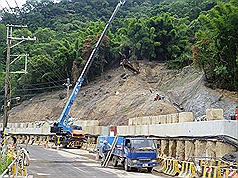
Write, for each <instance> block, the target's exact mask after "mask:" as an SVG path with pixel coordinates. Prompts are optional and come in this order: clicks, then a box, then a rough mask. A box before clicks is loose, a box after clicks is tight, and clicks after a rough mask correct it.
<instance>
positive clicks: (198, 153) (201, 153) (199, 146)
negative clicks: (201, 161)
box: [194, 140, 207, 157]
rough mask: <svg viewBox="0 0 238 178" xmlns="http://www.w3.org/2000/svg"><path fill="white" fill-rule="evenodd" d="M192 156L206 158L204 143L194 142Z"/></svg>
mask: <svg viewBox="0 0 238 178" xmlns="http://www.w3.org/2000/svg"><path fill="white" fill-rule="evenodd" d="M194 144H195V148H194V156H195V157H207V155H206V144H207V143H206V141H201V140H196V141H195V142H194Z"/></svg>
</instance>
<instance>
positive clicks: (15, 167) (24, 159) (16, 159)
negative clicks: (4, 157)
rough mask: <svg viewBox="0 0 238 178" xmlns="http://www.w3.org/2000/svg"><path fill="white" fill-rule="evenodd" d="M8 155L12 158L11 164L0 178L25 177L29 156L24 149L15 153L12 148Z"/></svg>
mask: <svg viewBox="0 0 238 178" xmlns="http://www.w3.org/2000/svg"><path fill="white" fill-rule="evenodd" d="M7 154H8V155H9V154H10V155H11V156H12V160H13V161H12V162H11V164H10V165H9V166H8V167H7V169H6V170H5V171H4V172H3V173H2V175H0V178H3V177H26V176H27V169H26V167H27V166H29V156H28V153H27V151H26V150H25V149H24V148H19V149H17V150H16V151H15V150H14V148H9V149H8V153H7Z"/></svg>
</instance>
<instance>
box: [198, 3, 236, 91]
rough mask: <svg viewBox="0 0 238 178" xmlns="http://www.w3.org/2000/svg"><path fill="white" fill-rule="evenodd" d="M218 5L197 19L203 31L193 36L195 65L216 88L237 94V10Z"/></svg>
mask: <svg viewBox="0 0 238 178" xmlns="http://www.w3.org/2000/svg"><path fill="white" fill-rule="evenodd" d="M232 2H234V1H231V3H218V5H217V6H215V7H214V8H213V9H212V10H210V11H208V13H206V14H203V15H200V17H199V20H200V22H201V23H202V25H203V26H204V27H205V30H200V31H198V32H197V33H196V37H197V43H196V49H197V50H196V55H195V56H196V61H197V63H198V65H199V66H200V67H201V68H202V69H203V70H204V71H205V74H206V78H207V80H209V81H211V82H212V83H213V84H214V86H215V87H219V88H223V89H229V90H238V65H237V62H236V60H237V55H238V48H237V42H238V36H237V32H236V31H237V26H238V6H236V5H237V4H236V5H235V3H233V4H234V5H233V4H232Z"/></svg>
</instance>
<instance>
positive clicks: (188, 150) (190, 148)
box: [184, 140, 199, 160]
mask: <svg viewBox="0 0 238 178" xmlns="http://www.w3.org/2000/svg"><path fill="white" fill-rule="evenodd" d="M184 149H185V150H184V153H185V154H184V159H185V160H191V157H194V152H195V145H194V141H190V140H187V141H185V147H184ZM198 149H199V148H198Z"/></svg>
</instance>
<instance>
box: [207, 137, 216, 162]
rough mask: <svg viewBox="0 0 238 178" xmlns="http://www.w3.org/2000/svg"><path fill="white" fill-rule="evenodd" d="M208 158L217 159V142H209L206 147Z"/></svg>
mask: <svg viewBox="0 0 238 178" xmlns="http://www.w3.org/2000/svg"><path fill="white" fill-rule="evenodd" d="M206 150H207V156H208V157H212V158H215V157H216V141H210V140H208V141H207V145H206Z"/></svg>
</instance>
